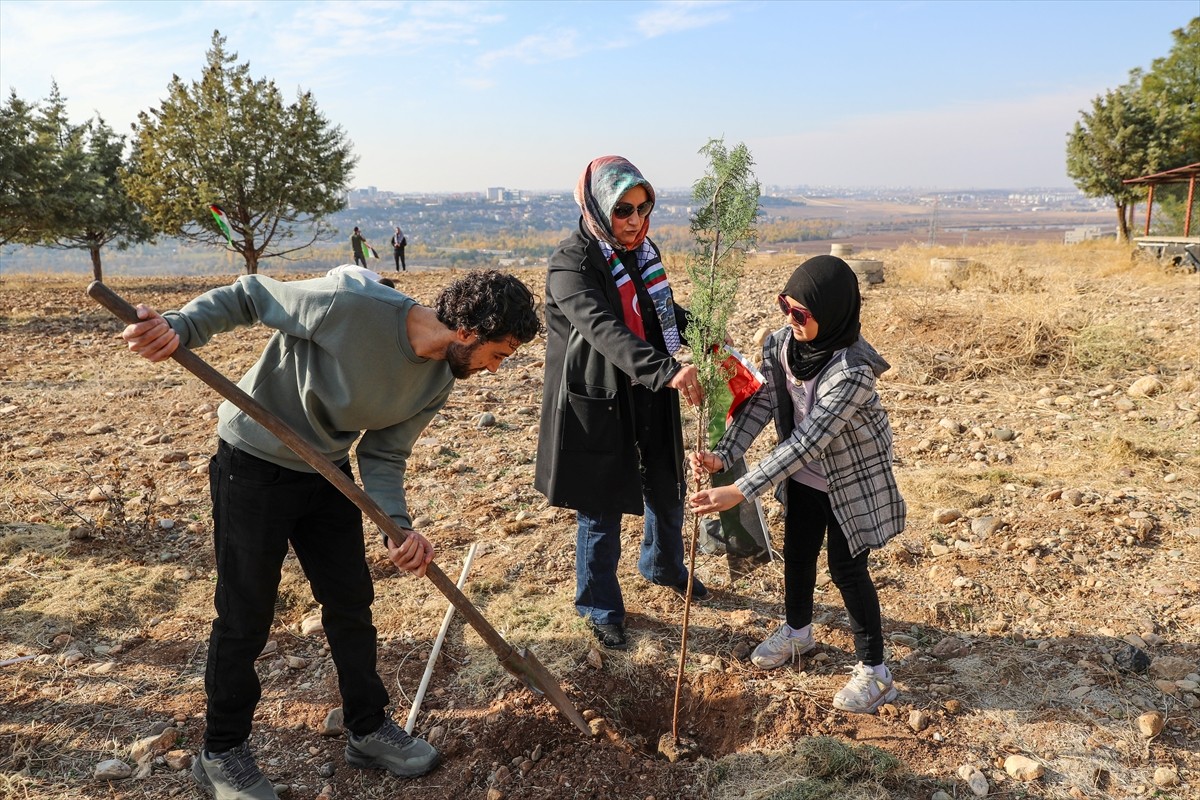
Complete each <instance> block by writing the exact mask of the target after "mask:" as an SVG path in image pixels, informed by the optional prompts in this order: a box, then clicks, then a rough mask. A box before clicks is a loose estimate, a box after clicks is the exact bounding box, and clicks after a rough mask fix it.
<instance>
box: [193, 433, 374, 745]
mask: <svg viewBox="0 0 1200 800" xmlns="http://www.w3.org/2000/svg"><path fill="white" fill-rule="evenodd" d="M342 471H343V472H345V473H346V474H347V475H351V472H350V465H349V463H346V464H344V465H343V466H342ZM209 488H210V490H211V492H212V500H213V542H214V546H215V548H216V560H217V587H216V593H215V597H214V602H215V604H216V609H217V618H216V619H215V620H214V621H213V625H212V635H211V636H210V637H209V641H208V664H207V667H206V669H205V672H204V690H205V692H206V693H207V695H208V714H207V719H206V726H207V727H206V730H205V735H204V740H205V747H206V748H207V749H208V750H209V751H210V752H220V751H223V750H228V749H229V748H231V747H236V746H237V745H239V744H241V743H242V742H244V741H245V740H246V739H247V738H249V736H250V727H251V721H252V719H253V717H254V707H255V706H256V705H257V704H258V701H259V699H260V698H261V696H262V689H261V686H260V685H259V681H258V675H257V674H256V673H255V670H254V660H255V659H256V658H257V657H258V655H259V653H261V652H262V649H263V646H264V645H265V644H266V642H267V637H268V635H269V634H270V631H271V622H272V620H273V618H274V616H275V598H276V595H277V593H278V590H279V579H280V570H281V568H282V565H283V559H284V556H285V555H286V554H287V549H288V543H289V542H290V543H291V546H292V549H293V550H294V551H295V553H296V558H297V559H298V560H299V561H300V566H301V568H303V570H304V574H305V576H306V577H307V578H308V582H309V584H310V586H311V587H312V592H313V597H314V598H315V599H316V601H317V602H318V603H320V604H321V621H322V622H323V623H324V626H325V637H326V639H327V641H328V642H329V650H330V653H331V654H332V656H333V662H334V665H335V666H336V667H337V673H338V688H339V689H340V690H341V695H342V706H343V709H344V711H345V718H346V727H347V728H348V729H349V730H350V731H351V732H353V733H355V734H358V735H363V734H368V733H372V732H373V731H375V730H377V729H378V728H379V726H380V725H382V724H383V719H384V712H385V707H386V706H387V704H388V696H387V690H386V689H385V688H384V686H383V681H382V680H380V678H379V674H378V672H376V669H375V657H376V635H375V627H374V625H372V623H371V602H372V600H374V598H375V588H374V585H373V584H372V583H371V575H370V572H369V571H368V569H367V562H366V551H365V545H364V543H363V527H362V513H361V512H360V511H359V510H358V507H357V506H355V505H354V504H353V503H351V502H350V500H348V499H347V498H346V496H345V495H343V494H342V493H341V492H339V491H338V490H337V489H336V488H334V486H333V484H331V483H329V481H327V480H326V479H325V478H324V477H323V476H321V475H319V474H316V473H307V472H296V471H293V470H290V469H285V468H283V467H280V466H277V465H275V464H272V463H270V462H268V461H263V460H262V459H260V458H255V457H254V456H252V455H250V454H248V453H244V452H242V451H240V450H238V449H236V448H234V447H231V446H230V445H228V444H226V443H225V442H224V441H222V442H221V444H220V446H219V447H218V448H217V453H216V455H214V456H213V457H212V460H211V461H210V462H209Z"/></svg>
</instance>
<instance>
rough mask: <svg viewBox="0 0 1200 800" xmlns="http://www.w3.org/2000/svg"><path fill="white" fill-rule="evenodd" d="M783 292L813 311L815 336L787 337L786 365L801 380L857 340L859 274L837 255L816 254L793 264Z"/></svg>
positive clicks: (806, 378)
mask: <svg viewBox="0 0 1200 800" xmlns="http://www.w3.org/2000/svg"><path fill="white" fill-rule="evenodd" d="M783 293H784V294H786V295H787V296H788V297H790V298H792V299H793V300H795V301H796V302H797V303H800V304H801V305H802V306H804V307H805V308H807V309H808V310H809V311H811V312H812V315H813V317H814V318H815V319H816V320H817V323H818V325H819V327H818V329H817V337H816V338H815V339H813V340H812V341H811V342H801V341H799V340H798V339H796V338H795V337H792V338H791V339H790V340H789V341H788V351H787V358H788V367H790V368H791V370H792V374H793V375H795V376H796V377H797V378H799V379H800V380H802V381H806V380H809V379H811V378H813V377H815V376H816V374H817V373H818V372H820V371H821V370H822V369H823V368H824V367H825V365H826V364H828V363H829V359H831V358H833V354H834V353H835V352H837V351H838V350H841V349H842V348H845V347H849V346H850V345H852V344H854V343H855V342H856V341H858V334H859V331H860V329H861V325H860V323H859V312H860V311H861V310H862V297H861V295H859V293H858V277H857V276H855V274H854V271H853V270H851V269H850V265H849V264H847V263H846V262H845V261H842V260H841V259H840V258H838V257H837V256H816V257H814V258H810V259H808V260H807V261H805V262H804V263H803V264H801V265H800V266H798V267H796V271H795V272H793V273H792V277H790V278H788V282H787V285H786V286H785V287H783Z"/></svg>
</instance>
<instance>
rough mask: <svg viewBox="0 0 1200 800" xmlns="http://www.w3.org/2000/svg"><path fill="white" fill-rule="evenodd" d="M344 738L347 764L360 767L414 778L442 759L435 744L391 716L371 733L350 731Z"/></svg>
mask: <svg viewBox="0 0 1200 800" xmlns="http://www.w3.org/2000/svg"><path fill="white" fill-rule="evenodd" d="M347 738H348V739H349V740H350V741H349V743H348V744H347V745H346V763H347V764H349V765H350V766H352V767H358V768H359V769H386V770H387V771H388V772H390V773H392V774H393V775H399V776H400V777H401V778H415V777H417V776H418V775H424V774H425V773H426V772H429V771H430V770H432V769H433V768H434V767H436V766H437V765H438V761H439V760H440V759H441V754H440V753H438V751H437V748H436V747H434V746H433V745H431V744H430V743H429V742H427V741H425V740H424V739H418V738H416V737H415V736H409V735H408V733H407V732H406V731H405V730H404V728H401V727H400V726H399V725H397V724H396V722H395V720H393V719H391V718H390V717H389V718H387V719H385V720H384V721H383V724H382V725H380V726H379V730H377V731H375V732H374V733H368V734H367V735H366V736H355V735H354V734H353V733H350V734H347Z"/></svg>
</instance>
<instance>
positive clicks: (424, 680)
mask: <svg viewBox="0 0 1200 800" xmlns="http://www.w3.org/2000/svg"><path fill="white" fill-rule="evenodd" d="M478 547H479V542H475V543H474V544H472V545H471V549H470V550H468V551H467V558H466V560H465V561H463V566H462V573H461V574H460V575H459V576H458V588H459V589H460V590H461V589H462V588H463V586H464V585H465V584H466V582H467V573H468V572H470V571H471V562H472V561H474V560H475V550H476V548H478ZM452 619H454V604H453V603H451V604H450V607H449V608H447V609H446V616H444V617H443V618H442V627H441V629H440V630H438V635H437V638H436V639H434V641H433V652H431V653H430V654H429V663H428V664H426V665H425V674H424V675H422V676H421V685H420V686H418V687H417V695H416V697H414V698H413V703H412V708H410V709H409V710H408V722H405V723H404V730H405V732H406V733H408V734H409V735H410V736H411V735H412V732H413V726H414V725H415V724H416V722H417V714H418V713H419V712H420V710H421V701H423V700H424V699H425V690H426V689H428V688H429V679H430V678H432V677H433V665H434V664H436V663H437V657H438V654H439V653H441V652H442V642H444V641H445V640H446V632H447V631H448V630H450V621H451V620H452Z"/></svg>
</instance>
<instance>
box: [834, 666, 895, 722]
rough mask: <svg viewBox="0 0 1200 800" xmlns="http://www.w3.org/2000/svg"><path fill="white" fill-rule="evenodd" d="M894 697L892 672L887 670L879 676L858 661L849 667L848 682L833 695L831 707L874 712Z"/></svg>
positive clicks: (868, 712) (862, 712) (864, 712)
mask: <svg viewBox="0 0 1200 800" xmlns="http://www.w3.org/2000/svg"><path fill="white" fill-rule="evenodd" d="M895 699H896V687H895V686H893V685H892V673H891V672H890V671H888V672H887V673H886V676H885V677H882V678H881V677H879V676H878V675H876V674H875V670H874V669H872V668H871V667H868V666H867V665H866V664H864V663H862V662H861V661H860V662H858V663H857V664H855V665H854V666H853V667H851V668H850V682H849V683H847V684H846V685H845V686H843V687H842V690H841V691H840V692H838V693H837V694H835V695H834V696H833V707H834V708H840V709H841V710H842V711H853V712H854V713H856V714H874V713H875V712H876V710H878V708H879V707H880V706H881V705H883V704H884V703H890V702H891V701H893V700H895Z"/></svg>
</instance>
